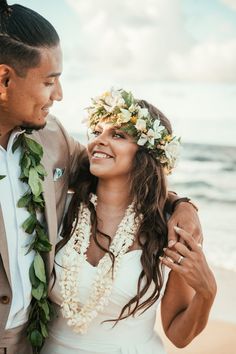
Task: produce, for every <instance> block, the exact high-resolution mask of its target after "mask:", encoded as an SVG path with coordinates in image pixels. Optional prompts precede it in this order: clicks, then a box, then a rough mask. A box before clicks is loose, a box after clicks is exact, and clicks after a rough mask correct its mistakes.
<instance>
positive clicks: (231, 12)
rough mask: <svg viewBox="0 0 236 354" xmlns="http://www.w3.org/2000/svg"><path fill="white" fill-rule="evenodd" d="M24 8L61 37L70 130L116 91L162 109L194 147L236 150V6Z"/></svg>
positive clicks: (50, 4)
mask: <svg viewBox="0 0 236 354" xmlns="http://www.w3.org/2000/svg"><path fill="white" fill-rule="evenodd" d="M9 3H10V4H11V3H13V2H11V1H9ZM19 3H20V4H22V5H25V6H28V7H31V8H32V9H34V10H36V11H38V12H39V13H41V14H42V15H44V16H45V17H46V18H47V19H48V20H50V22H52V24H53V25H54V26H55V27H56V29H57V30H58V32H59V35H60V37H61V42H62V48H63V52H64V73H63V75H62V83H63V87H64V101H63V102H62V103H60V105H56V106H55V109H53V113H55V114H57V115H59V116H60V118H61V120H62V121H63V123H64V124H65V126H66V127H67V129H69V130H71V131H75V130H80V129H81V119H82V118H83V115H84V111H83V107H86V106H87V105H88V104H89V98H90V97H93V96H94V95H98V94H100V93H101V92H103V90H105V89H107V88H109V87H111V86H115V87H123V88H125V89H127V90H132V92H134V94H135V95H136V96H137V97H139V98H145V99H147V100H148V101H151V102H152V103H154V104H155V105H157V106H158V108H160V109H161V110H163V111H164V113H166V114H167V116H168V115H169V116H170V118H171V121H172V122H173V123H174V125H175V127H177V129H178V130H180V133H181V134H183V135H184V136H185V138H186V139H185V140H187V141H188V140H189V141H195V142H198V140H199V139H200V141H201V142H209V143H222V144H226V145H236V142H235V140H236V139H235V135H236V134H235V133H236V122H235V121H236V99H235V98H236V0H208V1H206V0H145V1H144V0H124V1H121V0H112V1H111V0H86V1H85V0H50V1H47V0H40V1H36V0H31V1H30V0H19Z"/></svg>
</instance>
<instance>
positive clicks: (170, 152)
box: [164, 138, 180, 166]
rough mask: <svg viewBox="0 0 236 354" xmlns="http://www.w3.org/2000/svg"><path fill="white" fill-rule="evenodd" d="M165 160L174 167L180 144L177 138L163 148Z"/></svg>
mask: <svg viewBox="0 0 236 354" xmlns="http://www.w3.org/2000/svg"><path fill="white" fill-rule="evenodd" d="M164 150H165V155H166V158H167V159H168V160H169V164H170V165H171V166H174V165H175V162H176V160H177V159H178V157H179V155H180V143H179V139H178V138H174V139H173V140H171V141H170V142H169V143H168V144H166V145H165V146H164Z"/></svg>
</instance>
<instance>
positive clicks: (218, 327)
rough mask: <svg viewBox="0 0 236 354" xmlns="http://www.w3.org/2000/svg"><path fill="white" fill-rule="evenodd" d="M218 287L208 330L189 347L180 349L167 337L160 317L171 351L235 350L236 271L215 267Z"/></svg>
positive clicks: (230, 353) (207, 353)
mask: <svg viewBox="0 0 236 354" xmlns="http://www.w3.org/2000/svg"><path fill="white" fill-rule="evenodd" d="M213 272H214V274H215V277H216V281H217V285H218V291H217V296H216V299H215V302H214V305H213V308H212V311H211V314H210V319H209V322H208V325H207V327H206V328H205V330H204V331H203V332H202V333H201V334H200V335H199V336H198V337H197V338H195V339H194V340H193V342H192V343H191V344H189V345H188V346H187V347H186V348H183V349H178V348H176V347H175V346H174V345H172V343H170V341H169V340H168V339H167V338H166V337H165V334H164V333H163V331H162V329H161V325H160V319H159V318H158V320H157V324H156V328H157V331H158V332H159V333H161V336H162V339H163V341H164V344H165V347H166V351H167V353H168V354H178V353H179V354H235V353H236V272H233V271H227V270H224V269H221V268H213Z"/></svg>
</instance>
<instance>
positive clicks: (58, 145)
mask: <svg viewBox="0 0 236 354" xmlns="http://www.w3.org/2000/svg"><path fill="white" fill-rule="evenodd" d="M32 138H33V139H35V140H36V141H37V142H39V143H40V144H41V145H42V146H43V148H44V156H43V161H42V163H43V164H44V167H45V169H46V171H47V177H46V178H45V181H44V186H43V190H44V198H45V205H46V221H47V226H48V233H49V239H50V242H51V244H52V245H53V249H52V251H51V252H50V254H49V255H48V257H47V259H46V267H47V275H48V277H49V276H50V274H51V272H52V268H53V262H54V253H55V243H56V238H57V233H58V229H59V226H60V224H61V221H62V217H63V212H64V207H65V202H66V196H67V191H68V187H69V185H70V181H71V180H72V179H73V177H74V174H75V171H76V170H77V169H78V167H79V163H80V157H81V156H82V155H83V154H84V153H85V150H84V147H83V146H82V145H80V144H79V143H78V142H75V140H74V139H73V138H71V137H69V136H68V134H67V133H66V131H65V130H64V128H63V127H62V125H61V124H60V123H59V122H58V121H57V120H56V119H55V118H54V117H52V116H50V117H49V118H48V121H47V125H46V127H45V128H44V129H42V130H39V131H37V132H36V131H35V132H34V133H33V134H32ZM56 168H60V169H62V170H64V174H63V175H62V176H61V177H60V178H59V179H58V180H57V181H54V178H53V174H54V171H55V169H56ZM11 217H12V218H13V216H11V215H9V218H11ZM25 276H28V274H26V275H25ZM11 297H12V291H11V277H10V270H9V259H8V249H7V240H6V233H5V227H4V220H3V215H2V210H1V196H0V342H1V338H2V335H3V332H4V329H5V325H6V321H7V318H8V314H9V311H10V306H11Z"/></svg>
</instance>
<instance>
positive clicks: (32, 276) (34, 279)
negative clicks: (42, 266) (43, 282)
mask: <svg viewBox="0 0 236 354" xmlns="http://www.w3.org/2000/svg"><path fill="white" fill-rule="evenodd" d="M29 277H30V282H31V284H32V286H33V287H35V288H37V287H38V286H39V284H40V280H39V279H38V278H37V277H36V276H35V271H34V262H32V264H31V266H30V269H29Z"/></svg>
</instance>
